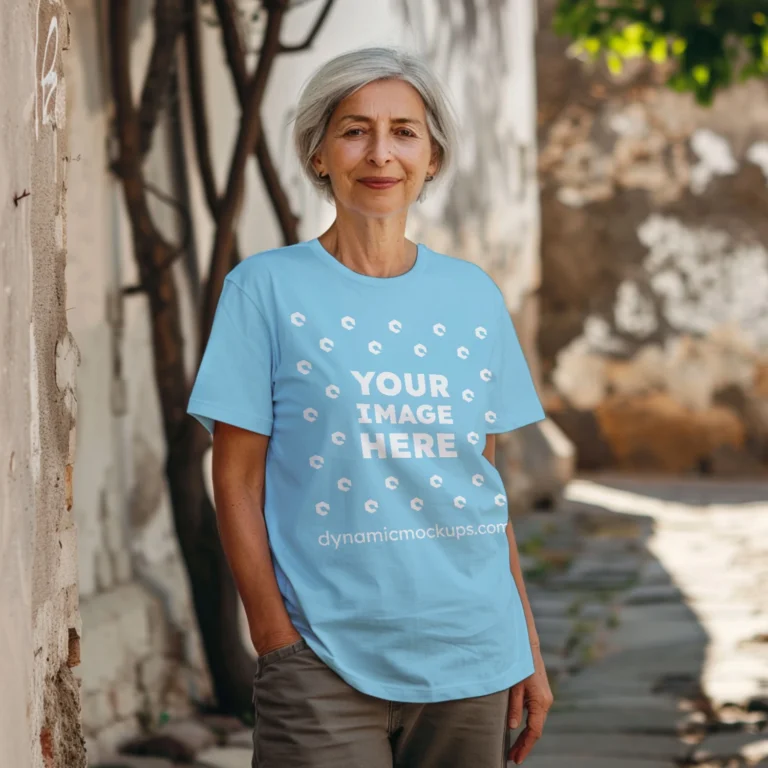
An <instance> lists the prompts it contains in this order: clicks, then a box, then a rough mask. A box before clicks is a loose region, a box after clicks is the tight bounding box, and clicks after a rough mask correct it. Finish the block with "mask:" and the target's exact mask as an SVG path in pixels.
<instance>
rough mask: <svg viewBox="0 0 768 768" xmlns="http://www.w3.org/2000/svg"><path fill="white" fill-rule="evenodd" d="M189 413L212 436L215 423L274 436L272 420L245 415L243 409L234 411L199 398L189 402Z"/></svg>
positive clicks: (250, 414) (249, 414)
mask: <svg viewBox="0 0 768 768" xmlns="http://www.w3.org/2000/svg"><path fill="white" fill-rule="evenodd" d="M187 413H188V414H189V415H190V416H193V417H194V418H196V419H197V420H198V421H199V422H200V423H201V424H202V425H203V426H204V427H205V428H206V429H207V430H208V432H210V433H211V434H213V426H214V423H215V422H217V421H223V422H224V423H225V424H231V425H232V426H235V427H240V428H241V429H247V430H249V431H250V432H258V433H259V434H261V435H271V434H272V419H265V418H264V417H263V416H257V415H256V414H253V413H248V412H245V413H244V412H243V411H242V410H241V409H238V410H233V409H230V408H226V407H223V406H221V405H219V404H217V403H209V402H206V401H205V400H198V399H197V398H194V399H191V400H190V401H189V405H188V406H187Z"/></svg>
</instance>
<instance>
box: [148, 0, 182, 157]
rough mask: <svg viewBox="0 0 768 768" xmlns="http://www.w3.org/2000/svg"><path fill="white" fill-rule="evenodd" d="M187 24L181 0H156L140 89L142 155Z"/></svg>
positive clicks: (158, 111) (150, 140)
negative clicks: (152, 36)
mask: <svg viewBox="0 0 768 768" xmlns="http://www.w3.org/2000/svg"><path fill="white" fill-rule="evenodd" d="M183 26H184V12H183V9H182V3H181V0H156V2H155V23H154V28H155V42H154V45H153V47H152V54H151V56H150V59H149V66H148V67H147V76H146V78H145V79H144V87H143V89H142V92H141V100H140V104H141V106H140V108H139V125H140V129H141V154H142V157H143V156H145V155H146V154H147V152H149V149H150V147H151V146H152V134H153V133H154V130H155V125H157V118H158V115H159V114H160V111H161V109H162V108H163V105H164V103H165V100H166V98H167V96H168V85H169V83H170V78H171V68H172V66H173V60H174V49H175V47H176V39H177V38H178V36H179V34H180V32H181V30H182V28H183Z"/></svg>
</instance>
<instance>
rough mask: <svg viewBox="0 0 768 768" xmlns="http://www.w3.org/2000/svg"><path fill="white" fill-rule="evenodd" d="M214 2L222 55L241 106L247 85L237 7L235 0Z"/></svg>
mask: <svg viewBox="0 0 768 768" xmlns="http://www.w3.org/2000/svg"><path fill="white" fill-rule="evenodd" d="M214 3H215V4H216V13H217V14H218V17H219V24H220V25H221V37H222V41H223V43H224V55H225V56H226V57H227V64H229V71H230V72H231V73H232V80H233V81H234V84H235V90H236V91H237V98H238V100H239V101H240V106H241V107H243V106H244V104H245V95H246V89H247V87H248V72H247V71H246V68H245V46H244V45H243V39H242V37H241V35H240V30H239V29H238V26H237V7H236V5H235V0H214Z"/></svg>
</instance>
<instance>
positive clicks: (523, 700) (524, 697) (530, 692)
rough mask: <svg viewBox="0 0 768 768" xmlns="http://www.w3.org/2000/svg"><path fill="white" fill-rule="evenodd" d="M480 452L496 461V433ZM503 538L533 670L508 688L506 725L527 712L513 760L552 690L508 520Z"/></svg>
mask: <svg viewBox="0 0 768 768" xmlns="http://www.w3.org/2000/svg"><path fill="white" fill-rule="evenodd" d="M483 455H484V456H485V457H486V458H487V459H488V461H490V462H491V463H492V464H494V465H495V464H496V437H495V436H494V435H488V437H487V439H486V442H485V450H484V451H483ZM507 541H508V542H509V564H510V568H511V569H512V575H513V577H514V579H515V583H516V584H517V589H518V591H519V592H520V600H521V602H522V604H523V610H524V611H525V620H526V623H527V624H528V636H529V638H530V641H531V651H532V654H533V667H534V671H533V674H532V675H530V676H529V677H526V678H525V679H524V680H521V681H520V682H519V683H517V684H516V685H513V686H512V688H510V691H509V727H510V728H511V729H513V730H515V729H516V728H518V727H519V726H520V725H521V724H522V723H523V709H524V708H525V709H526V710H527V712H528V715H527V718H526V721H525V728H523V730H522V731H521V732H520V734H519V735H518V737H517V739H515V743H514V744H513V745H512V748H511V749H510V750H509V759H510V760H511V761H512V762H513V763H516V764H520V763H522V762H523V760H525V758H526V757H527V756H528V754H529V753H530V751H531V750H532V749H533V747H534V745H535V744H536V742H537V741H538V740H539V739H540V738H541V734H542V731H543V729H544V722H545V721H546V719H547V713H548V712H549V709H550V707H551V706H552V702H553V697H552V690H551V688H550V686H549V679H548V677H547V670H546V668H545V667H544V659H543V657H542V654H541V646H540V643H539V636H538V634H537V632H536V626H535V624H534V621H533V613H532V611H531V604H530V602H529V600H528V594H527V592H526V590H525V584H524V583H523V571H522V568H521V567H520V557H519V555H518V553H517V541H516V540H515V534H514V532H513V531H512V525H511V523H510V524H509V525H507Z"/></svg>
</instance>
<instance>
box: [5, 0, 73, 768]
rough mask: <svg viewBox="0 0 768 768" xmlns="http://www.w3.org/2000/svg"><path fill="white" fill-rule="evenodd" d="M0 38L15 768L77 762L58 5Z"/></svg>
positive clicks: (10, 734)
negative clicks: (73, 671)
mask: <svg viewBox="0 0 768 768" xmlns="http://www.w3.org/2000/svg"><path fill="white" fill-rule="evenodd" d="M0 41H1V43H2V44H0V51H1V53H0V57H2V58H1V61H0V64H1V65H2V66H1V67H0V70H1V71H2V73H3V74H2V76H0V127H1V128H2V135H3V137H4V141H3V142H2V144H0V168H2V174H0V192H1V194H0V292H1V293H0V329H2V330H1V331H0V356H1V357H2V361H3V362H2V367H0V389H1V390H2V392H3V400H2V403H0V435H2V438H3V439H2V441H0V472H2V475H1V476H0V477H1V478H2V479H0V604H2V606H3V621H2V622H0V679H2V680H3V696H2V699H1V700H0V745H2V757H3V764H4V765H6V764H7V765H9V766H10V765H12V766H14V768H59V766H61V767H62V768H63V767H64V766H66V767H67V768H81V767H84V766H85V750H84V748H83V740H82V730H81V726H80V692H79V689H78V685H77V682H76V680H75V677H74V675H73V673H72V668H73V667H76V666H77V665H78V664H79V661H80V633H81V629H80V616H79V614H78V594H77V542H76V529H75V523H74V518H73V515H72V466H73V461H74V438H75V418H76V415H77V400H76V397H75V394H74V390H75V370H76V367H77V364H78V361H79V354H78V350H77V347H76V345H75V344H74V343H73V339H72V337H71V335H70V334H69V332H68V330H67V317H66V309H67V307H66V290H65V285H64V265H65V261H66V208H65V198H66V187H67V156H66V154H65V153H66V151H67V142H66V122H65V89H64V85H65V83H64V80H63V78H62V74H63V65H62V59H63V57H65V56H66V55H67V51H68V42H69V36H68V23H67V11H66V8H65V7H64V5H63V4H62V3H61V2H59V0H39V1H38V2H29V3H24V4H22V5H21V6H20V7H19V8H17V9H15V11H14V13H12V14H10V15H7V18H5V19H4V23H3V25H2V26H1V27H0Z"/></svg>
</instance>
